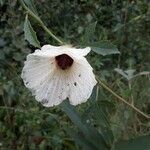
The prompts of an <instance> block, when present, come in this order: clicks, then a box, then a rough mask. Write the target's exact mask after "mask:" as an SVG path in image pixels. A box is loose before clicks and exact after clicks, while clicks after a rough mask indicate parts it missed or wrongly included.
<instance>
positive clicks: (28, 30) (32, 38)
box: [24, 15, 40, 48]
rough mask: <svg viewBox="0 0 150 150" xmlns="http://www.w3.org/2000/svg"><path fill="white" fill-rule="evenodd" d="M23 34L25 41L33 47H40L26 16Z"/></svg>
mask: <svg viewBox="0 0 150 150" xmlns="http://www.w3.org/2000/svg"><path fill="white" fill-rule="evenodd" d="M24 34H25V39H26V40H27V41H28V42H29V43H30V44H31V45H33V46H35V47H38V48H39V47H40V42H39V41H38V39H37V36H36V32H35V31H34V30H33V28H32V26H31V23H30V21H29V19H28V15H26V18H25V22H24Z"/></svg>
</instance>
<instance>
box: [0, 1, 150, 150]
mask: <svg viewBox="0 0 150 150" xmlns="http://www.w3.org/2000/svg"><path fill="white" fill-rule="evenodd" d="M25 2H26V3H28V2H29V3H30V2H31V1H28V0H25ZM34 4H35V6H36V9H37V11H36V10H35V9H34V10H35V12H34V13H38V16H39V17H40V18H41V19H42V20H43V22H44V23H45V25H46V26H47V27H48V28H50V29H51V30H52V31H53V33H55V35H57V36H58V37H60V38H61V39H62V40H63V41H65V42H67V43H71V44H72V45H75V46H78V45H92V46H93V47H94V46H98V48H99V49H98V52H99V51H100V50H101V49H102V50H104V49H103V48H104V44H105V43H104V42H105V41H110V42H111V43H113V44H114V45H116V46H117V48H118V49H119V51H120V54H119V55H118V54H113V55H106V56H103V55H98V54H96V53H94V52H92V53H91V54H90V55H88V57H87V59H88V61H89V62H90V64H91V65H92V66H93V68H94V70H95V74H96V75H97V76H98V77H99V78H101V79H102V80H103V81H104V82H107V84H108V85H109V86H110V87H111V88H112V89H113V91H115V92H116V93H118V94H119V95H121V96H122V97H124V98H125V99H126V100H128V101H129V102H130V103H131V102H132V103H134V105H135V106H136V107H138V108H139V109H140V110H141V111H143V112H144V113H146V114H150V100H149V96H150V95H149V93H150V88H149V72H148V71H149V70H150V67H149V66H150V65H149V59H150V56H149V54H150V53H149V46H150V36H149V35H150V28H149V26H150V3H149V0H102V1H98V0H74V1H71V0H64V1H62V0H36V1H35V2H34ZM30 8H31V9H32V7H30ZM0 16H1V17H0V21H1V23H0V35H1V36H0V149H2V150H5V149H18V150H20V149H23V150H24V149H31V150H32V149H33V150H34V149H40V150H45V149H54V150H55V149H56V150H60V149H69V150H70V149H72V150H74V149H102V150H103V149H115V150H130V149H132V150H134V149H135V150H144V149H145V150H149V149H150V144H149V143H150V136H149V135H150V121H149V120H147V119H145V118H143V117H142V116H140V115H138V114H137V113H135V112H134V111H133V110H132V109H131V108H129V107H128V106H126V105H125V104H123V103H121V102H119V101H117V100H116V98H115V97H113V96H112V95H111V94H110V93H108V92H107V91H106V90H105V89H103V88H102V87H101V88H98V87H96V88H95V89H94V91H93V95H92V96H91V98H90V99H89V100H88V102H86V103H84V104H81V105H79V106H76V107H75V108H74V107H73V106H70V105H69V104H68V103H67V102H65V103H63V104H62V105H60V106H58V107H55V108H44V107H43V106H41V104H39V103H38V102H36V101H35V100H34V97H32V96H31V93H30V92H29V91H28V90H27V89H26V88H25V87H24V85H23V82H22V80H21V77H20V74H21V70H22V67H23V63H24V61H25V59H26V56H27V54H29V53H31V52H34V50H35V47H33V46H32V45H30V44H29V43H28V42H26V41H25V39H24V32H23V26H24V20H25V10H24V9H23V8H22V7H21V5H20V3H19V2H18V1H16V0H0ZM29 19H30V22H31V24H32V27H33V29H34V30H35V31H36V33H37V37H38V40H39V41H40V44H41V45H44V44H47V43H50V44H52V45H58V43H56V41H54V40H53V39H52V38H51V37H49V35H48V34H47V33H45V32H44V31H43V29H42V28H41V26H40V25H39V24H37V22H36V20H34V19H33V18H31V17H30V16H29ZM95 43H96V44H95ZM101 43H102V44H103V45H102V44H101ZM101 47H102V48H101ZM112 48H114V47H111V48H110V49H111V50H112ZM94 50H95V51H96V52H97V49H94ZM104 55H105V54H104ZM115 68H119V69H115ZM114 69H115V70H116V71H115V70H114ZM125 70H127V72H124V71H125ZM145 71H146V72H145ZM133 73H134V75H136V74H138V76H134V75H133ZM139 73H140V74H139ZM64 112H65V113H64ZM68 116H69V117H68ZM132 138H134V139H135V140H133V141H131V140H130V139H132ZM121 140H123V141H122V142H120V141H121ZM124 140H127V142H125V141H124ZM116 143H117V144H116Z"/></svg>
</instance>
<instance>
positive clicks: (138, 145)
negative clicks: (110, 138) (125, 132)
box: [113, 135, 150, 150]
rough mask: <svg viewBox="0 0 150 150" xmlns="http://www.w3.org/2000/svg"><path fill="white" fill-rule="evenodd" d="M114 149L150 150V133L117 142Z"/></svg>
mask: <svg viewBox="0 0 150 150" xmlns="http://www.w3.org/2000/svg"><path fill="white" fill-rule="evenodd" d="M113 150H150V135H147V136H141V137H138V138H135V139H131V140H127V141H120V142H117V143H116V144H115V147H114V149H113Z"/></svg>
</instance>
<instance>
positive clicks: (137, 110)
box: [97, 78, 150, 119]
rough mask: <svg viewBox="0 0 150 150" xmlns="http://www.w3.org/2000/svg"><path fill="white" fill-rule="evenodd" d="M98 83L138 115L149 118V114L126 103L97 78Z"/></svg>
mask: <svg viewBox="0 0 150 150" xmlns="http://www.w3.org/2000/svg"><path fill="white" fill-rule="evenodd" d="M97 81H98V84H99V85H101V86H102V87H103V88H105V89H106V90H107V91H109V92H110V93H111V94H112V95H114V96H115V97H116V98H117V99H118V100H120V101H122V102H123V103H125V104H126V105H128V106H129V107H131V108H132V109H133V110H134V111H136V112H137V113H139V114H140V115H142V116H144V117H145V118H147V119H150V116H148V115H147V114H145V113H144V112H142V111H140V110H139V109H138V108H136V107H135V106H134V105H132V104H130V103H128V102H127V101H126V100H125V99H123V98H122V97H121V96H119V95H118V94H116V93H115V92H114V91H113V90H111V89H110V88H109V87H108V86H107V85H106V84H105V83H103V82H102V81H101V80H100V79H98V78H97Z"/></svg>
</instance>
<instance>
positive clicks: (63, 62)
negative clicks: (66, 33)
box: [55, 54, 73, 70]
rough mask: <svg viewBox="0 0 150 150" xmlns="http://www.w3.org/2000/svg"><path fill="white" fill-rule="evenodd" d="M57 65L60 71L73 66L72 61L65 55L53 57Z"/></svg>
mask: <svg viewBox="0 0 150 150" xmlns="http://www.w3.org/2000/svg"><path fill="white" fill-rule="evenodd" d="M55 60H56V63H57V65H58V66H59V67H60V68H61V69H62V70H65V69H68V68H69V67H71V66H72V64H73V59H72V58H71V57H70V56H68V55H67V54H61V55H58V56H56V57H55Z"/></svg>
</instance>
